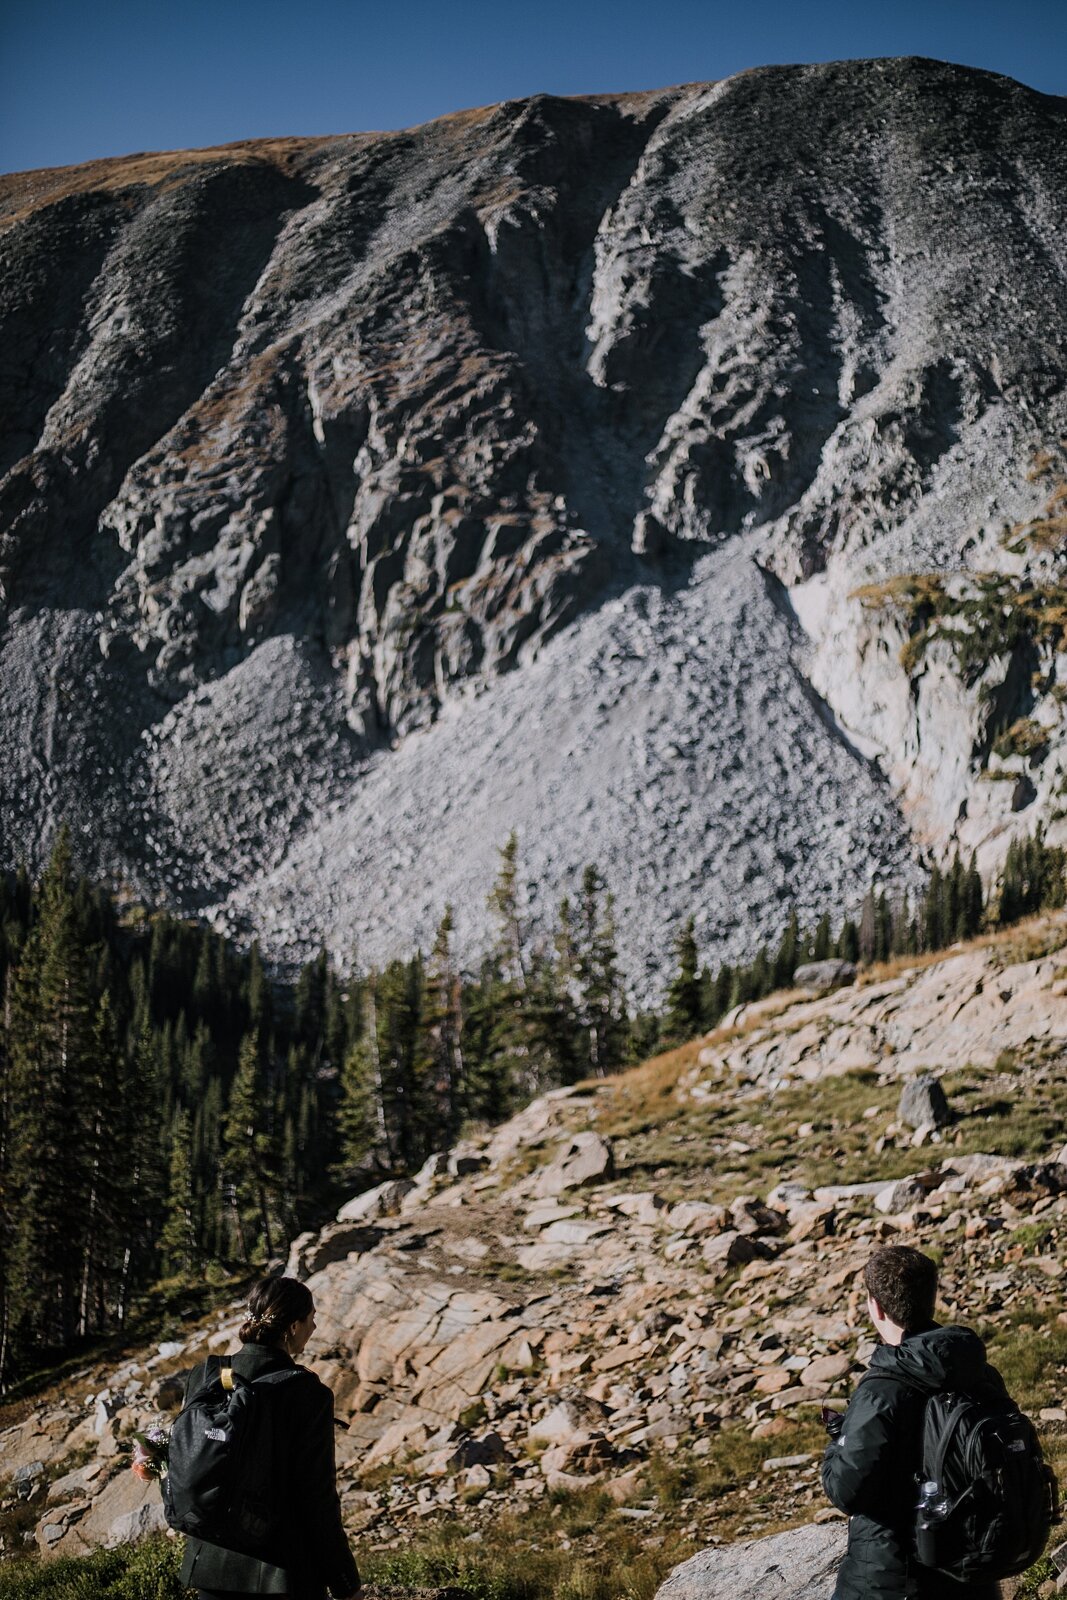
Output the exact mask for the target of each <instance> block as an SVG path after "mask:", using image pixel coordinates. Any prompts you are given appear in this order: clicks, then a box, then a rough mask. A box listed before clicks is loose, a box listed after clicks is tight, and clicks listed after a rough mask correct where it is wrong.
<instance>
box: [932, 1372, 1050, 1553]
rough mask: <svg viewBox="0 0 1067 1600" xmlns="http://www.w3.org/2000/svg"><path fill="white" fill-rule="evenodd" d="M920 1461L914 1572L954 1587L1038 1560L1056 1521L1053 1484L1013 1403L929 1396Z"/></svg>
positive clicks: (1000, 1398) (1032, 1434)
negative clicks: (919, 1569)
mask: <svg viewBox="0 0 1067 1600" xmlns="http://www.w3.org/2000/svg"><path fill="white" fill-rule="evenodd" d="M920 1459H921V1463H922V1466H921V1472H920V1480H919V1507H918V1511H917V1513H916V1524H915V1545H916V1555H917V1556H918V1559H919V1563H920V1565H922V1566H924V1567H933V1568H936V1569H937V1571H938V1572H941V1573H944V1574H945V1576H947V1577H950V1578H954V1579H956V1580H957V1582H960V1583H973V1582H981V1581H986V1582H995V1581H997V1580H999V1579H1001V1578H1011V1577H1014V1576H1015V1575H1016V1574H1017V1573H1020V1572H1025V1571H1026V1569H1027V1567H1029V1566H1031V1565H1032V1564H1033V1563H1034V1562H1035V1561H1037V1560H1038V1559H1039V1557H1040V1556H1041V1555H1042V1553H1043V1552H1044V1549H1045V1544H1046V1541H1047V1540H1048V1536H1049V1530H1050V1528H1051V1526H1052V1524H1053V1522H1058V1521H1059V1498H1058V1492H1057V1486H1056V1478H1055V1475H1054V1473H1053V1471H1052V1469H1051V1467H1049V1466H1048V1465H1047V1463H1046V1461H1045V1458H1044V1456H1043V1454H1042V1451H1041V1445H1040V1443H1039V1442H1038V1437H1037V1433H1036V1432H1035V1429H1034V1425H1033V1423H1032V1422H1031V1421H1030V1419H1029V1417H1026V1416H1024V1415H1023V1413H1022V1412H1021V1411H1020V1410H1019V1407H1018V1406H1017V1405H1016V1404H1015V1402H1014V1400H1012V1399H1011V1398H1010V1397H1009V1396H1008V1395H1006V1394H1000V1395H994V1396H992V1397H990V1396H980V1395H966V1394H952V1393H945V1394H934V1395H930V1396H929V1397H928V1398H927V1400H926V1406H925V1410H924V1414H923V1426H922V1455H921V1458H920Z"/></svg>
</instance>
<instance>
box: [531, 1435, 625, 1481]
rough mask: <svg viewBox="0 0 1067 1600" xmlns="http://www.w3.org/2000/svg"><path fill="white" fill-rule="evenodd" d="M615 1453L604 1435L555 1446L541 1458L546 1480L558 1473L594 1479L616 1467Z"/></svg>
mask: <svg viewBox="0 0 1067 1600" xmlns="http://www.w3.org/2000/svg"><path fill="white" fill-rule="evenodd" d="M615 1461H616V1457H615V1451H614V1449H613V1447H612V1446H611V1444H609V1442H608V1440H607V1439H605V1438H604V1436H603V1434H596V1435H594V1437H593V1438H591V1439H575V1440H573V1441H572V1442H571V1443H570V1444H554V1445H552V1446H551V1448H550V1449H548V1450H546V1451H545V1453H544V1455H543V1456H542V1457H541V1471H542V1472H543V1473H544V1475H545V1477H546V1478H553V1477H555V1476H556V1474H558V1473H566V1474H567V1476H568V1477H575V1476H577V1477H585V1478H593V1477H596V1476H597V1475H598V1474H599V1473H601V1472H607V1471H608V1470H609V1469H610V1468H611V1467H613V1466H614V1465H615Z"/></svg>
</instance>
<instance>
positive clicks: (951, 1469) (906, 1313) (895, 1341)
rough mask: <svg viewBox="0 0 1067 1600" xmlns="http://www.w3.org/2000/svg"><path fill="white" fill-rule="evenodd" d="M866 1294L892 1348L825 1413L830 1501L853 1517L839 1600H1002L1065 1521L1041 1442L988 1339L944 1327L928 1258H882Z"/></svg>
mask: <svg viewBox="0 0 1067 1600" xmlns="http://www.w3.org/2000/svg"><path fill="white" fill-rule="evenodd" d="M864 1282H865V1284H866V1288H867V1310H868V1313H869V1315H870V1318H871V1321H872V1322H873V1323H874V1326H875V1328H876V1329H877V1331H878V1333H879V1335H880V1336H881V1338H882V1341H883V1342H882V1344H881V1346H880V1347H879V1348H878V1349H877V1350H876V1351H875V1353H874V1355H873V1357H872V1358H871V1363H870V1366H869V1367H868V1369H867V1371H866V1372H865V1373H864V1375H863V1378H862V1379H861V1380H860V1384H859V1387H858V1389H857V1390H856V1393H855V1395H854V1396H853V1398H852V1401H851V1403H850V1405H849V1407H848V1410H847V1411H846V1412H845V1413H844V1415H843V1416H842V1415H841V1414H840V1413H837V1412H833V1411H830V1410H829V1409H828V1408H827V1410H825V1411H824V1419H825V1421H826V1425H827V1429H828V1430H829V1432H830V1435H831V1438H830V1443H829V1445H828V1446H827V1449H826V1454H825V1456H824V1458H823V1467H822V1482H823V1488H824V1489H825V1491H826V1493H827V1495H828V1496H829V1498H830V1499H831V1500H832V1501H833V1503H834V1505H835V1506H837V1508H838V1509H839V1510H840V1511H845V1512H847V1513H848V1515H849V1530H848V1550H847V1553H846V1555H845V1559H844V1560H843V1562H842V1563H841V1567H840V1569H839V1571H838V1576H837V1586H836V1588H835V1590H834V1596H833V1600H952V1597H959V1600H963V1597H966V1600H996V1597H997V1596H999V1594H1000V1588H999V1579H1001V1578H1005V1577H1008V1576H1009V1575H1013V1574H1015V1573H1018V1572H1022V1571H1025V1569H1026V1568H1027V1567H1028V1566H1030V1565H1031V1564H1032V1562H1034V1561H1036V1560H1037V1559H1038V1557H1039V1556H1040V1555H1041V1552H1042V1550H1043V1549H1044V1546H1045V1541H1046V1539H1047V1537H1048V1531H1049V1527H1050V1524H1051V1522H1052V1520H1053V1518H1054V1516H1055V1514H1056V1512H1055V1488H1054V1479H1052V1475H1051V1473H1050V1472H1049V1469H1048V1468H1047V1467H1046V1466H1045V1464H1044V1460H1043V1457H1042V1455H1041V1448H1040V1445H1039V1444H1038V1442H1037V1436H1036V1434H1035V1433H1034V1429H1033V1427H1032V1425H1031V1424H1030V1422H1029V1421H1028V1420H1027V1418H1026V1417H1024V1416H1023V1414H1022V1413H1021V1412H1020V1411H1019V1409H1018V1407H1017V1406H1016V1405H1015V1404H1014V1402H1013V1401H1012V1400H1011V1398H1010V1396H1009V1395H1008V1393H1007V1390H1006V1389H1005V1387H1004V1382H1003V1379H1002V1378H1001V1376H1000V1374H999V1373H998V1372H997V1370H996V1368H995V1367H991V1366H990V1365H989V1363H988V1362H987V1360H986V1355H985V1346H984V1345H983V1343H982V1341H981V1339H979V1337H978V1335H977V1334H975V1333H972V1332H971V1331H970V1330H969V1329H968V1328H958V1327H940V1326H939V1325H938V1324H937V1323H936V1322H935V1321H934V1301H935V1298H936V1295H937V1267H936V1265H935V1263H934V1262H933V1261H931V1260H930V1258H929V1256H924V1255H922V1254H921V1253H920V1252H919V1251H918V1250H913V1249H911V1248H910V1247H908V1246H906V1245H891V1246H887V1247H886V1248H884V1249H880V1250H876V1251H875V1252H874V1254H873V1255H872V1256H871V1258H870V1260H869V1261H868V1262H867V1265H866V1268H865V1269H864Z"/></svg>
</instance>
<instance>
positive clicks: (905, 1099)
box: [897, 1072, 952, 1128]
mask: <svg viewBox="0 0 1067 1600" xmlns="http://www.w3.org/2000/svg"><path fill="white" fill-rule="evenodd" d="M897 1121H898V1122H903V1123H904V1125H905V1126H906V1127H908V1128H944V1127H946V1126H947V1125H948V1124H949V1123H950V1122H951V1121H952V1112H951V1110H950V1108H949V1103H948V1101H947V1100H946V1098H945V1091H944V1089H942V1087H941V1084H940V1082H939V1081H938V1079H937V1078H935V1077H934V1076H933V1074H932V1073H929V1072H924V1073H921V1074H920V1076H919V1077H917V1078H912V1080H911V1082H910V1083H906V1084H905V1085H904V1088H903V1089H902V1091H901V1095H900V1104H899V1105H898V1107H897Z"/></svg>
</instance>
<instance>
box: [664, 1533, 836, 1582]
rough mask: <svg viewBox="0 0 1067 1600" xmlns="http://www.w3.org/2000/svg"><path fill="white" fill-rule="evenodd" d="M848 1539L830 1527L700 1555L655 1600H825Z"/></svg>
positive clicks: (676, 1572)
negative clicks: (769, 1598)
mask: <svg viewBox="0 0 1067 1600" xmlns="http://www.w3.org/2000/svg"><path fill="white" fill-rule="evenodd" d="M847 1538H848V1534H847V1530H846V1528H845V1525H844V1523H840V1522H832V1523H824V1524H821V1525H813V1526H810V1527H807V1528H794V1529H793V1530H792V1531H791V1532H789V1533H778V1534H775V1535H773V1536H772V1537H771V1538H769V1539H746V1540H744V1541H743V1542H741V1543H738V1544H728V1545H723V1546H722V1547H720V1548H718V1549H712V1550H701V1551H700V1553H699V1554H698V1555H695V1556H691V1557H690V1559H689V1560H688V1561H683V1562H682V1563H681V1565H680V1566H677V1567H675V1568H674V1571H673V1572H671V1573H670V1574H669V1576H668V1577H667V1579H666V1581H665V1582H664V1583H663V1584H661V1585H660V1588H659V1589H658V1591H657V1593H656V1600H768V1597H769V1596H771V1595H773V1596H774V1600H826V1597H827V1595H829V1594H832V1593H833V1587H834V1578H835V1576H836V1573H837V1568H838V1566H839V1565H840V1562H841V1558H842V1557H843V1556H844V1553H845V1544H846V1541H847Z"/></svg>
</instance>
